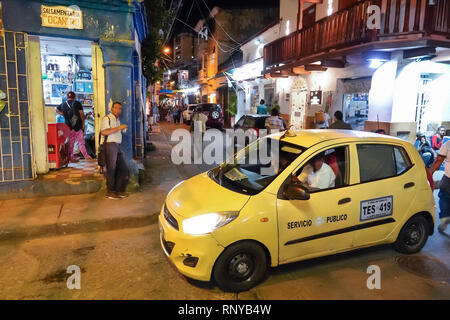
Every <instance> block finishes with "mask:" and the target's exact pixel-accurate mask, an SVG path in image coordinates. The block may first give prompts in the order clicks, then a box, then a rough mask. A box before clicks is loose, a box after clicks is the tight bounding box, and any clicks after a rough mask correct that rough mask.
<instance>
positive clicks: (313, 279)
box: [0, 125, 450, 300]
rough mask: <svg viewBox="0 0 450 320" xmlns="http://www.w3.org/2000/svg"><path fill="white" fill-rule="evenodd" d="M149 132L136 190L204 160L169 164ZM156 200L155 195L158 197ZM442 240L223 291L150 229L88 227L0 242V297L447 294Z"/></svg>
mask: <svg viewBox="0 0 450 320" xmlns="http://www.w3.org/2000/svg"><path fill="white" fill-rule="evenodd" d="M174 128H176V127H175V126H174V125H169V126H164V127H163V134H160V135H155V136H153V137H154V139H153V140H154V143H155V145H156V146H157V148H158V149H157V151H155V152H154V153H152V155H151V158H150V159H149V161H152V163H153V164H154V167H153V168H152V170H151V172H150V173H151V174H150V175H149V177H148V179H147V181H146V182H147V184H146V186H145V187H144V188H143V191H142V192H143V193H144V194H145V193H151V192H154V190H155V188H161V185H164V184H166V185H165V186H164V189H166V188H170V187H171V186H173V185H175V184H176V183H177V182H178V181H179V180H181V179H185V178H188V177H189V176H192V175H194V174H196V173H200V172H202V171H204V170H205V169H207V168H208V167H210V166H205V165H202V166H196V165H180V166H173V165H172V164H171V162H170V161H169V160H170V159H168V158H169V157H170V150H171V146H173V145H174V143H171V142H169V140H168V137H169V136H170V132H171V131H172V130H173V129H174ZM161 201H163V199H161ZM449 252H450V238H449V237H446V236H444V235H442V234H439V233H437V232H436V233H435V234H434V235H433V236H432V237H431V238H430V239H429V241H428V243H427V244H426V246H425V248H424V250H423V251H422V252H421V253H419V254H416V255H413V256H405V255H402V254H399V253H397V252H395V251H394V250H392V249H391V247H390V246H380V247H376V248H371V249H364V250H359V251H357V252H351V253H345V254H340V255H335V256H331V257H324V258H319V259H314V260H311V261H305V262H299V263H293V264H289V265H285V266H281V267H279V268H276V269H272V270H270V271H269V273H268V276H267V277H266V279H265V280H264V282H262V283H261V284H260V285H258V286H257V287H256V288H254V289H252V290H250V291H248V292H243V293H239V294H234V293H224V292H222V291H220V290H219V289H218V288H217V287H216V286H215V285H214V284H213V283H204V282H197V281H192V280H188V279H186V278H185V277H183V276H182V275H181V274H180V273H178V272H177V271H176V269H175V268H174V267H173V266H172V265H171V264H170V263H169V261H168V259H167V258H166V257H165V256H164V254H163V252H162V250H161V249H160V243H159V234H158V228H157V226H156V225H150V226H146V227H142V228H134V229H122V230H116V231H107V232H91V233H83V234H76V235H68V236H59V237H50V238H42V239H33V240H27V241H15V242H9V243H1V244H0V299H162V300H166V299H181V300H185V299H186V300H189V299H200V300H203V299H208V300H211V299H219V300H220V299H450V254H449ZM71 265H76V266H79V267H80V270H81V289H79V290H76V289H75V290H69V289H68V288H67V286H66V280H67V278H68V277H69V274H67V272H66V271H67V268H68V267H69V266H71ZM371 265H377V266H379V267H380V270H381V289H379V290H376V289H375V290H369V289H368V288H367V285H366V283H367V278H368V277H369V276H370V275H369V274H368V273H367V268H368V267H369V266H371Z"/></svg>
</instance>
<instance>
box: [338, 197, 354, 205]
mask: <svg viewBox="0 0 450 320" xmlns="http://www.w3.org/2000/svg"><path fill="white" fill-rule="evenodd" d="M350 201H352V199H351V198H344V199H341V200H339V202H338V204H344V203H348V202H350Z"/></svg>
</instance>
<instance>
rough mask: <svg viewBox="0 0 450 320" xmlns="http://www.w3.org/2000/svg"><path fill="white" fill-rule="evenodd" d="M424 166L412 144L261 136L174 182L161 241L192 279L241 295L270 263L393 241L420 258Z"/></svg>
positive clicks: (428, 225)
mask: <svg viewBox="0 0 450 320" xmlns="http://www.w3.org/2000/svg"><path fill="white" fill-rule="evenodd" d="M434 222H435V203H434V198H433V194H432V187H431V185H430V183H429V180H428V179H427V171H426V168H425V164H424V162H423V160H422V158H421V156H420V155H419V153H418V152H417V151H416V149H415V148H414V146H413V145H412V144H411V143H409V142H406V141H403V140H400V139H397V138H394V137H390V136H385V135H378V134H373V133H368V132H360V131H350V130H304V131H298V132H296V133H293V132H290V131H289V132H284V133H276V134H272V135H269V136H266V137H264V138H261V139H258V140H257V141H255V142H253V143H251V144H250V145H248V146H247V147H246V148H244V149H242V150H240V151H239V152H237V153H236V154H235V156H234V158H232V159H230V160H229V161H226V162H225V163H223V164H221V165H220V166H218V167H217V168H215V169H212V170H210V171H209V172H205V173H203V174H200V175H197V176H195V177H193V178H191V179H188V180H186V181H183V182H181V183H179V184H178V185H177V186H175V187H174V188H173V189H172V190H171V191H170V193H169V194H168V196H167V198H166V201H165V204H164V206H163V208H162V210H161V214H160V215H159V227H160V238H161V245H162V248H163V250H164V252H165V254H166V255H167V256H168V257H169V259H170V261H171V262H172V263H173V264H174V265H175V266H176V268H177V269H178V270H179V271H180V272H181V273H182V274H184V275H185V276H187V277H190V278H193V279H197V280H202V281H211V280H215V282H216V283H217V284H218V286H219V287H220V288H221V289H222V290H225V291H235V292H239V291H244V290H248V289H250V288H251V287H253V286H255V285H256V284H257V283H258V282H260V281H261V280H262V279H263V277H264V275H265V273H266V271H267V269H268V267H269V266H271V267H275V266H278V265H280V264H285V263H290V262H294V261H299V260H305V259H310V258H315V257H320V256H325V255H330V254H335V253H339V252H344V251H349V250H353V249H356V248H362V247H369V246H373V245H378V244H384V243H393V244H394V248H395V249H396V250H398V251H399V252H402V253H406V254H409V253H416V252H418V251H420V250H421V249H422V247H423V246H424V245H425V243H426V241H427V238H428V236H429V235H432V234H433V230H434Z"/></svg>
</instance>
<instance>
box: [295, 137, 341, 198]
mask: <svg viewBox="0 0 450 320" xmlns="http://www.w3.org/2000/svg"><path fill="white" fill-rule="evenodd" d="M347 173H348V147H347V146H343V147H336V148H332V149H328V150H326V151H324V152H321V153H319V154H317V155H315V156H314V157H313V158H312V159H311V160H309V161H308V163H307V164H305V165H304V166H303V167H301V168H300V169H299V170H298V171H297V173H296V174H294V177H295V178H294V182H296V183H298V182H300V183H301V184H302V185H303V186H304V187H306V188H307V189H308V190H309V191H310V192H315V191H320V190H326V189H333V188H339V187H343V186H346V185H348V175H347Z"/></svg>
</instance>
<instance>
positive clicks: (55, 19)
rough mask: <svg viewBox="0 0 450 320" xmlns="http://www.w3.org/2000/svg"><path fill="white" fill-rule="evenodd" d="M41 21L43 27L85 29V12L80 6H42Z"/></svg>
mask: <svg viewBox="0 0 450 320" xmlns="http://www.w3.org/2000/svg"><path fill="white" fill-rule="evenodd" d="M41 19H42V26H43V27H50V28H64V29H83V12H82V11H81V9H80V8H79V7H78V6H70V7H64V6H57V7H49V6H45V5H41Z"/></svg>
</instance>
